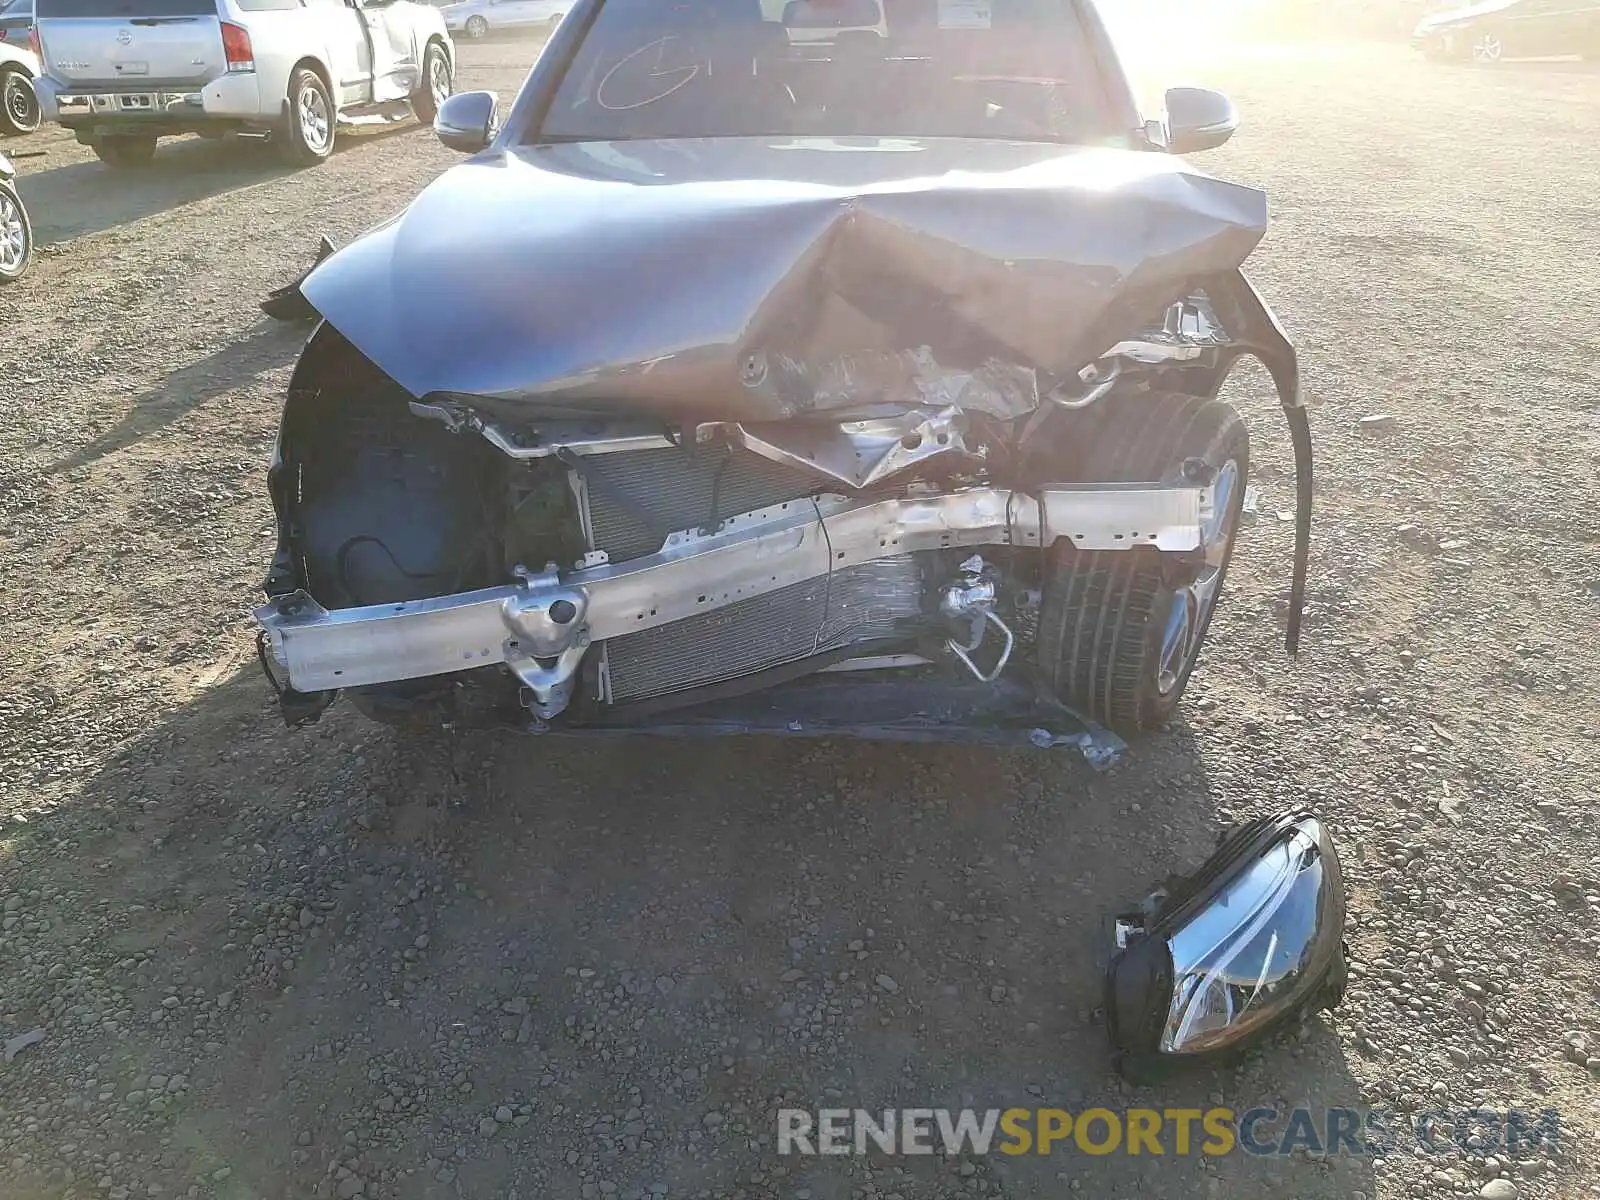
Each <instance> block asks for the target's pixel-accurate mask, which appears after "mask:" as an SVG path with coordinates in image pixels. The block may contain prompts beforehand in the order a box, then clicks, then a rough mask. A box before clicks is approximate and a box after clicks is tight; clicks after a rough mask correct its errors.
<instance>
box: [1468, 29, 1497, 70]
mask: <svg viewBox="0 0 1600 1200" xmlns="http://www.w3.org/2000/svg"><path fill="white" fill-rule="evenodd" d="M1504 53H1505V47H1504V46H1503V45H1502V44H1501V42H1500V39H1499V38H1497V37H1495V35H1494V34H1492V33H1486V34H1483V35H1482V36H1481V37H1479V38H1478V40H1477V41H1475V42H1473V43H1472V61H1473V62H1477V63H1497V62H1499V61H1500V56H1501V55H1502V54H1504Z"/></svg>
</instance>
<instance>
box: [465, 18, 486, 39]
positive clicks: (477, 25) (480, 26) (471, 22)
mask: <svg viewBox="0 0 1600 1200" xmlns="http://www.w3.org/2000/svg"><path fill="white" fill-rule="evenodd" d="M467 36H468V37H469V38H472V39H473V40H474V41H476V40H478V39H479V38H484V37H488V36H489V22H487V21H485V20H484V19H483V18H482V17H468V18H467Z"/></svg>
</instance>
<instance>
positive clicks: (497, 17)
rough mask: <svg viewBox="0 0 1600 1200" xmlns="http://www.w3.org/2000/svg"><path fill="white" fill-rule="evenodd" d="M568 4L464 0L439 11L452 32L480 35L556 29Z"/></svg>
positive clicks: (560, 0)
mask: <svg viewBox="0 0 1600 1200" xmlns="http://www.w3.org/2000/svg"><path fill="white" fill-rule="evenodd" d="M569 7H570V4H569V3H568V0H461V3H459V4H446V5H445V6H444V7H443V8H442V9H440V11H441V12H442V13H444V20H445V24H446V25H448V26H449V27H450V31H451V32H452V33H458V32H459V33H465V34H466V35H467V36H468V37H469V38H481V37H487V36H488V35H489V31H490V30H491V29H518V28H524V29H526V28H530V27H536V28H542V29H554V28H555V27H556V26H557V25H559V24H560V23H561V18H562V17H564V16H566V15H567V9H568V8H569Z"/></svg>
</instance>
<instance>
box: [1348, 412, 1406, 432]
mask: <svg viewBox="0 0 1600 1200" xmlns="http://www.w3.org/2000/svg"><path fill="white" fill-rule="evenodd" d="M1396 420H1398V418H1397V417H1396V416H1395V415H1394V414H1393V413H1371V414H1370V415H1368V416H1365V417H1362V418H1361V420H1360V421H1358V422H1357V424H1358V425H1360V426H1361V428H1362V429H1366V430H1369V431H1370V430H1378V429H1392V428H1393V427H1394V424H1395V422H1396Z"/></svg>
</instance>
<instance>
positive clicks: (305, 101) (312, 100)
mask: <svg viewBox="0 0 1600 1200" xmlns="http://www.w3.org/2000/svg"><path fill="white" fill-rule="evenodd" d="M297 107H298V109H299V113H300V137H301V139H302V140H303V141H304V142H305V144H306V146H307V147H309V148H310V149H312V150H317V151H321V150H325V149H327V146H328V139H329V138H330V137H331V136H332V133H333V119H332V117H331V115H330V114H329V112H328V102H327V100H326V99H325V98H324V97H323V95H322V93H321V92H320V91H318V90H317V89H316V88H314V87H306V88H301V89H300V102H299V104H298V105H297Z"/></svg>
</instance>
